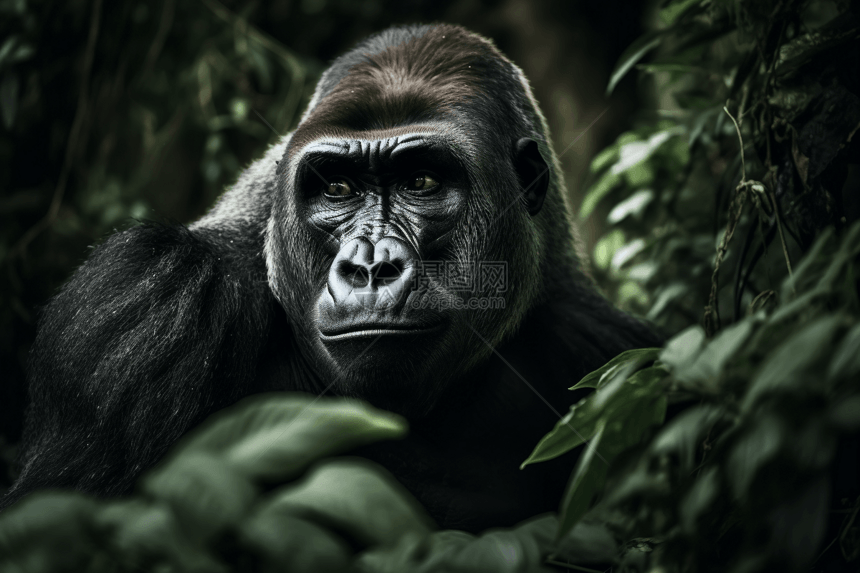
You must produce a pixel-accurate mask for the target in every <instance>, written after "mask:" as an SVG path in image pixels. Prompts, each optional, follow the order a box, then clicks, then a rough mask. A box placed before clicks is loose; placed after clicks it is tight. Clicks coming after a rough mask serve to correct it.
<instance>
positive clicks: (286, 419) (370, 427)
mask: <svg viewBox="0 0 860 573" xmlns="http://www.w3.org/2000/svg"><path fill="white" fill-rule="evenodd" d="M406 431H407V425H406V421H405V420H404V419H403V418H402V417H400V416H398V415H396V414H392V413H390V412H385V411H382V410H378V409H376V408H374V407H372V406H370V405H369V404H366V403H364V402H359V401H357V400H348V399H344V398H320V397H314V396H310V395H307V394H301V393H297V392H290V393H286V392H279V393H275V394H263V395H258V396H253V397H251V398H246V399H245V400H242V401H241V402H239V403H238V404H237V405H235V406H233V407H231V408H228V409H226V410H223V411H221V412H219V413H218V414H216V415H214V416H212V417H211V418H209V420H208V421H207V422H206V423H205V425H203V426H201V427H200V428H199V429H198V430H195V431H194V432H193V434H192V435H190V436H189V437H188V438H186V439H184V440H183V441H182V442H181V443H180V444H179V446H177V447H176V448H175V449H174V450H173V452H172V454H173V456H174V457H175V458H179V457H181V456H183V455H186V453H189V452H200V453H206V454H212V455H214V456H216V457H218V458H219V459H221V460H224V461H225V462H226V463H227V464H230V465H231V466H233V467H234V468H235V469H236V470H237V471H238V472H240V473H242V474H243V475H245V476H247V477H248V478H249V479H252V480H255V481H256V480H263V481H279V480H287V479H291V478H294V477H296V476H297V475H299V474H301V473H302V472H303V471H304V470H305V468H307V467H308V465H310V464H311V463H313V462H314V461H316V460H318V459H320V458H323V457H326V456H330V455H334V454H338V453H341V452H344V451H347V450H349V449H351V448H355V447H358V446H361V445H364V444H368V443H372V442H376V441H379V440H386V439H396V438H401V437H403V436H404V435H405V434H406Z"/></svg>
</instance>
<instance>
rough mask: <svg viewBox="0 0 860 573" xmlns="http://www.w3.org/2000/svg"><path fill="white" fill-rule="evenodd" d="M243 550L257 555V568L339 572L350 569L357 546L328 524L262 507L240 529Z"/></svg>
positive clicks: (298, 572)
mask: <svg viewBox="0 0 860 573" xmlns="http://www.w3.org/2000/svg"><path fill="white" fill-rule="evenodd" d="M238 540H239V545H240V547H241V549H242V552H243V553H245V554H247V555H248V556H249V557H253V559H254V561H255V564H259V568H255V569H254V571H262V572H264V573H276V572H279V571H290V572H293V573H337V572H340V571H347V570H349V565H350V563H351V561H352V556H353V550H352V547H350V546H349V543H348V542H347V541H346V540H344V539H343V538H341V537H340V536H339V535H338V534H337V533H335V532H334V531H332V530H331V529H330V528H328V527H323V526H321V525H318V524H316V523H313V522H310V521H307V520H305V519H300V518H298V517H293V516H291V515H289V514H286V513H278V512H276V511H265V510H264V511H261V512H259V513H258V514H257V515H255V516H254V517H252V518H251V519H249V520H248V521H247V522H246V523H244V524H243V525H242V526H241V528H240V529H239V532H238Z"/></svg>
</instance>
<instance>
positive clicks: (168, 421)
mask: <svg viewBox="0 0 860 573" xmlns="http://www.w3.org/2000/svg"><path fill="white" fill-rule="evenodd" d="M243 232H244V233H245V236H246V237H247V236H252V235H253V234H252V233H251V232H250V231H248V230H245V231H243ZM230 236H231V235H230V234H229V233H226V232H225V233H220V234H219V233H215V232H214V231H206V230H199V231H195V232H192V231H189V230H188V229H186V228H184V227H179V226H171V227H168V226H162V225H155V224H147V225H143V226H140V227H135V228H133V229H130V230H128V231H126V232H124V233H121V234H117V235H114V236H112V237H110V238H109V239H108V240H107V241H106V242H105V243H104V244H103V245H101V246H100V247H98V248H97V249H95V251H94V252H93V253H92V254H91V256H90V257H89V259H88V260H87V261H86V262H85V263H84V264H83V265H82V266H81V267H80V268H79V269H78V271H77V272H76V273H75V274H74V276H73V277H72V279H71V280H70V281H69V282H68V283H67V284H66V285H65V286H64V287H63V289H62V291H61V292H60V293H59V294H58V295H57V296H56V297H55V298H54V299H53V300H52V301H51V302H50V303H49V304H48V306H47V307H46V308H45V309H44V311H43V314H42V317H41V321H40V327H39V332H38V335H37V338H36V342H35V344H34V347H33V350H32V354H31V363H30V400H31V406H30V412H29V415H28V418H27V427H26V428H25V436H24V444H25V449H24V452H23V459H22V461H23V467H22V473H21V476H20V478H19V479H18V481H17V482H16V484H15V485H14V486H13V488H12V490H10V492H9V494H8V495H7V497H6V498H5V499H4V500H3V501H2V505H3V506H6V505H9V504H10V503H11V502H12V501H14V500H16V499H18V498H20V497H21V496H22V495H24V494H26V493H28V492H30V491H32V490H33V489H36V488H39V487H45V486H51V487H58V486H59V487H73V488H76V489H79V490H82V491H89V492H93V493H98V494H108V495H116V494H121V493H124V492H126V491H128V490H129V488H130V486H131V485H132V480H133V478H134V476H137V475H138V474H139V473H140V472H141V471H142V470H144V469H146V468H147V467H149V466H150V465H152V464H153V463H154V462H155V461H157V460H158V459H159V458H160V457H161V456H162V455H163V454H164V451H165V450H166V448H167V447H168V446H169V445H170V444H172V443H173V442H174V441H175V440H176V439H177V438H178V437H179V436H181V435H182V434H183V433H184V432H185V431H186V430H187V429H188V428H190V427H191V426H193V425H195V424H196V423H198V422H199V421H200V420H201V419H202V417H204V416H205V415H207V414H208V413H210V412H212V411H213V410H215V409H217V408H219V407H223V406H225V405H227V404H230V403H232V402H234V401H235V400H236V399H238V398H239V397H241V396H244V395H246V394H248V393H249V390H250V388H249V387H250V385H251V384H252V381H253V379H254V375H255V370H256V362H257V358H258V354H259V352H260V350H259V349H260V348H261V347H263V345H264V337H265V335H266V332H267V330H268V321H269V318H268V317H269V316H270V307H269V304H270V302H271V297H270V296H269V295H268V291H267V290H266V285H265V268H264V265H263V262H262V258H261V255H260V252H259V250H257V251H251V252H252V253H253V256H248V250H249V248H251V246H250V245H248V244H247V239H246V242H245V244H242V243H239V242H237V241H238V236H239V235H238V234H237V235H236V237H237V239H236V240H231V239H230V238H228V237H230Z"/></svg>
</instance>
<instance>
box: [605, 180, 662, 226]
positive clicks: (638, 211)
mask: <svg viewBox="0 0 860 573" xmlns="http://www.w3.org/2000/svg"><path fill="white" fill-rule="evenodd" d="M653 199H654V192H653V191H652V190H651V189H640V190H639V191H637V192H636V193H634V194H633V195H631V196H630V197H628V198H627V199H625V200H624V201H622V202H621V203H618V204H617V205H615V207H613V208H612V211H610V212H609V216H608V217H607V218H606V221H607V222H608V223H611V224H613V225H614V224H616V223H620V222H621V221H623V220H624V219H626V218H627V217H630V216H633V217H635V218H637V219H638V218H641V217H642V214H643V213H644V212H645V209H646V208H647V207H648V204H649V203H651V201H652V200H653Z"/></svg>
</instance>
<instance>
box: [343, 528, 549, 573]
mask: <svg viewBox="0 0 860 573" xmlns="http://www.w3.org/2000/svg"><path fill="white" fill-rule="evenodd" d="M557 529H558V520H557V518H556V517H555V516H553V515H545V516H541V517H536V518H533V519H530V520H528V521H525V522H523V523H521V524H519V525H517V526H516V527H513V528H510V529H492V530H490V531H488V532H486V533H483V534H481V535H479V536H474V535H470V534H468V533H465V532H463V531H452V530H447V531H439V532H436V533H434V534H433V535H432V536H431V537H430V543H429V546H428V545H427V544H420V543H417V542H416V540H414V539H405V540H403V541H401V542H400V543H399V544H398V545H397V546H395V547H393V548H390V549H385V548H381V549H377V550H373V551H369V552H365V553H362V554H360V555H359V556H358V559H357V560H356V562H355V567H356V569H355V570H356V573H402V572H404V571H410V572H415V573H431V572H442V571H446V572H447V571H450V572H457V573H484V572H486V573H490V572H492V573H543V572H545V571H546V568H545V566H544V559H545V558H546V556H547V555H548V554H549V553H550V552H551V551H552V550H553V547H554V540H555V532H556V530H557Z"/></svg>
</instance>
